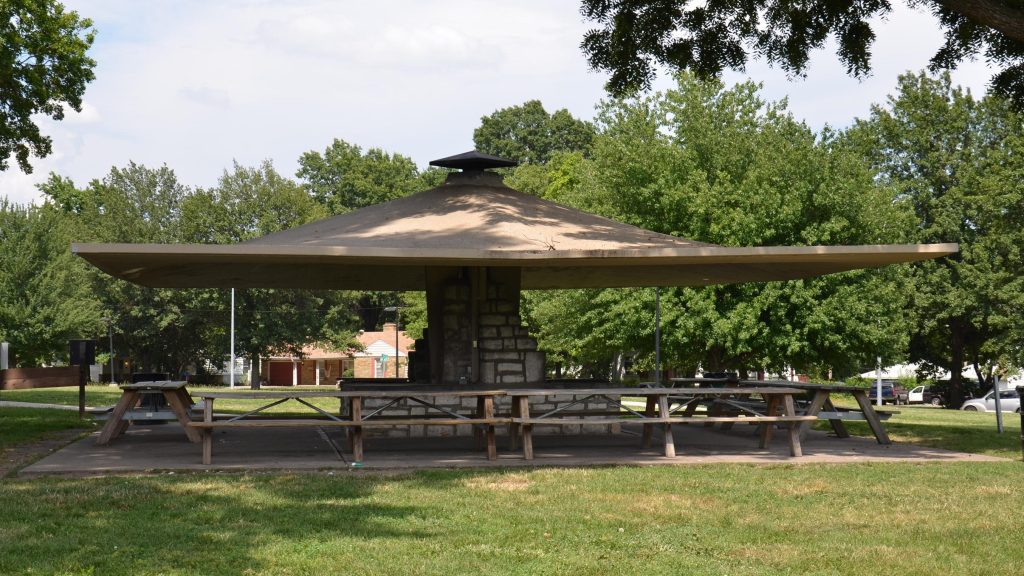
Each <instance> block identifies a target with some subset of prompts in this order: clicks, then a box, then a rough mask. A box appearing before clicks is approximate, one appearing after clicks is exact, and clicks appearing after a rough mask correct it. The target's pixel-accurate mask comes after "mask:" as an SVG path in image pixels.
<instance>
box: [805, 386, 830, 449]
mask: <svg viewBox="0 0 1024 576" xmlns="http://www.w3.org/2000/svg"><path fill="white" fill-rule="evenodd" d="M828 396H829V392H828V390H818V391H816V392H815V393H814V397H813V398H811V404H810V406H808V407H807V412H805V413H804V414H805V415H807V416H817V415H818V413H819V412H821V408H822V407H823V406H824V405H825V403H826V402H828ZM829 422H832V423H833V424H832V425H833V426H835V423H834V422H835V421H833V420H830V421H829ZM810 429H811V422H801V423H800V439H801V440H803V439H804V438H806V437H807V431H808V430H810Z"/></svg>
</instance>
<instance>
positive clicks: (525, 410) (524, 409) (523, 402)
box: [516, 396, 533, 460]
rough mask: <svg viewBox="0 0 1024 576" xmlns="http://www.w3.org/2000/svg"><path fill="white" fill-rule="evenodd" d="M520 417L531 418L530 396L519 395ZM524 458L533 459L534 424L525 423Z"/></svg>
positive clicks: (523, 426)
mask: <svg viewBox="0 0 1024 576" xmlns="http://www.w3.org/2000/svg"><path fill="white" fill-rule="evenodd" d="M516 402H517V403H518V404H519V415H520V418H525V419H526V420H527V421H529V419H530V397H529V396H517V397H516ZM522 429H523V434H522V435H523V458H525V459H527V460H533V424H523V425H522Z"/></svg>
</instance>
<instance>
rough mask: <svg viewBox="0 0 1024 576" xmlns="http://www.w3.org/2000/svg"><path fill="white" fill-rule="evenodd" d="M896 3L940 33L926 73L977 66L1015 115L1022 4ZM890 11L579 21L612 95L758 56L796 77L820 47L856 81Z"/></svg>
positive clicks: (831, 6) (632, 4)
mask: <svg viewBox="0 0 1024 576" xmlns="http://www.w3.org/2000/svg"><path fill="white" fill-rule="evenodd" d="M906 3H907V4H908V5H909V6H911V7H912V8H915V9H917V10H922V11H927V12H931V13H933V14H935V15H936V16H937V18H938V20H939V25H940V26H941V27H942V29H943V31H944V33H945V43H944V44H943V45H942V46H941V47H940V48H939V50H938V51H937V52H936V53H935V55H934V56H933V57H932V62H931V65H932V68H933V69H949V68H952V67H955V66H956V65H957V64H958V63H959V62H961V61H963V60H965V59H970V58H974V57H979V56H980V57H983V58H984V59H985V60H987V61H989V62H991V63H993V64H994V65H995V66H998V67H999V68H1001V70H1000V71H999V72H997V73H996V74H995V76H994V77H993V78H992V88H993V89H994V91H995V92H997V93H1000V94H1003V95H1008V96H1010V97H1011V98H1012V99H1013V100H1014V101H1015V102H1016V103H1017V104H1018V105H1024V3H1022V2H1020V0H906ZM891 9H892V2H891V1H890V0H853V1H847V2H832V1H829V2H793V1H792V0H748V1H744V2H737V1H735V0H708V1H707V2H690V1H689V0H582V8H581V11H582V13H583V15H584V17H585V18H587V19H588V20H591V21H594V22H595V23H596V24H597V27H596V28H594V29H593V30H590V31H589V32H587V34H586V36H585V37H584V40H583V43H582V48H583V51H584V52H585V53H586V55H587V58H588V59H589V61H590V64H591V66H593V67H594V68H595V69H598V70H605V71H608V72H610V73H611V78H610V79H609V81H608V88H609V90H610V91H611V92H612V93H613V94H616V95H622V94H627V93H630V92H633V91H635V90H639V89H646V88H648V87H649V86H650V83H651V80H652V79H653V77H654V74H655V69H656V67H657V66H659V65H663V66H667V67H669V68H670V69H674V70H690V71H693V72H695V73H697V74H698V75H700V76H702V77H713V76H717V75H719V74H720V73H721V72H722V71H723V70H725V69H729V68H731V69H737V70H742V69H743V68H744V66H745V64H746V63H747V61H748V60H750V59H751V58H754V57H757V56H763V57H764V58H765V59H767V61H768V62H770V63H772V64H776V65H779V66H781V67H782V68H783V69H784V70H785V71H786V72H788V73H790V74H794V75H801V74H804V73H805V72H806V70H807V66H808V62H809V59H810V53H811V52H812V51H813V50H816V49H819V48H822V47H823V46H824V45H825V43H826V42H827V41H829V40H830V39H832V40H834V42H835V45H836V51H837V53H838V56H839V59H840V60H841V61H842V62H843V64H844V65H845V66H846V69H847V72H848V73H849V74H851V75H853V76H855V77H858V78H860V77H863V76H864V75H866V74H867V73H868V72H869V71H870V70H871V46H872V43H873V42H874V40H875V32H874V30H873V29H872V22H871V20H872V19H873V18H877V17H880V16H884V15H886V14H888V13H889V12H890V10H891Z"/></svg>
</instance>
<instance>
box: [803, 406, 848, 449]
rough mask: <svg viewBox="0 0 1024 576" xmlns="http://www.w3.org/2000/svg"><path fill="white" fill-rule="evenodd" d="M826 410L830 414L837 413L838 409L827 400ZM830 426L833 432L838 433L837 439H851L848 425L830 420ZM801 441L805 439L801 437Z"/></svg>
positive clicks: (840, 421)
mask: <svg viewBox="0 0 1024 576" xmlns="http://www.w3.org/2000/svg"><path fill="white" fill-rule="evenodd" d="M825 410H828V411H829V412H835V411H836V407H835V405H833V404H832V401H831V400H825ZM828 423H829V424H831V425H832V430H834V431H835V433H836V438H849V437H850V432H849V431H848V430H847V429H846V424H845V423H844V422H843V421H842V420H829V421H828ZM801 439H803V437H802V436H801Z"/></svg>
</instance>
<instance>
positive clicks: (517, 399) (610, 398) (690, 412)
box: [506, 387, 817, 460]
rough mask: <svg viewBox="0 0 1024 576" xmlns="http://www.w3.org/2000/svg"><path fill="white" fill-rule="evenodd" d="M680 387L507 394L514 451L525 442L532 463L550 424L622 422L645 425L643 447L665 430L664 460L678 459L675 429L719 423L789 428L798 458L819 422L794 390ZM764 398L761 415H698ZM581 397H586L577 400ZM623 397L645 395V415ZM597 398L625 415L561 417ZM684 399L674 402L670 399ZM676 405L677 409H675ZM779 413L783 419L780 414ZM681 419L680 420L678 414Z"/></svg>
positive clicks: (767, 431) (764, 436) (765, 434)
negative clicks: (706, 401) (707, 407)
mask: <svg viewBox="0 0 1024 576" xmlns="http://www.w3.org/2000/svg"><path fill="white" fill-rule="evenodd" d="M681 392H683V391H681V390H680V389H678V388H579V389H566V388H535V389H521V390H514V389H511V390H507V391H506V394H507V395H508V396H510V397H511V398H512V418H511V424H512V426H511V428H512V430H511V434H510V435H511V437H512V441H513V449H514V442H515V440H516V439H517V438H518V439H521V440H522V444H523V457H524V458H525V459H527V460H532V459H533V456H534V455H533V438H532V431H533V427H534V426H535V425H542V424H549V425H556V426H570V425H579V424H613V423H624V422H641V423H643V436H642V440H641V443H642V446H643V447H644V448H646V447H649V446H650V442H651V435H652V431H653V429H654V426H658V425H660V426H661V427H662V430H663V437H664V439H663V442H664V444H663V445H664V452H665V456H666V457H668V458H674V457H675V455H676V449H675V439H674V438H673V434H672V425H673V424H691V423H699V422H703V423H715V422H747V423H752V424H775V423H783V424H785V425H787V427H788V431H789V434H788V436H789V447H790V455H791V456H794V457H797V456H801V455H802V454H803V451H802V448H801V446H800V430H799V424H801V423H805V422H807V421H809V420H816V419H817V417H816V416H810V415H799V414H797V413H796V407H795V404H794V401H793V395H794V394H799V393H801V390H798V389H795V388H783V387H756V388H700V389H697V388H694V389H687V390H685V392H684V393H683V394H680V393H681ZM563 394H572V395H574V396H576V397H577V399H576V400H574V401H572V402H568V403H565V404H563V405H561V406H559V407H558V408H554V409H552V410H548V411H547V412H544V413H542V414H536V415H534V414H531V412H530V398H536V397H547V396H558V395H563ZM736 395H740V396H748V397H749V396H760V397H762V398H764V399H765V401H766V409H765V410H764V411H763V412H760V413H759V412H756V411H754V410H748V411H746V412H745V413H744V414H742V415H735V416H697V415H696V414H695V410H696V407H697V405H698V403H699V400H700V399H701V398H707V397H725V396H736ZM580 396H582V398H579V397H580ZM621 396H642V397H645V398H646V406H645V409H644V411H643V412H639V411H637V410H634V409H632V408H630V407H628V406H626V405H624V404H622V402H621V401H620V398H621ZM594 397H599V398H601V399H603V400H605V401H606V402H609V403H611V404H613V405H617V406H618V407H619V408H620V409H621V410H622V411H623V412H622V413H621V414H619V415H616V416H610V417H598V418H587V419H585V420H582V419H580V418H567V417H563V415H562V413H563V412H564V411H566V410H568V409H570V408H572V407H573V406H576V405H579V404H580V403H584V402H586V400H588V399H590V398H594ZM673 399H677V400H681V401H680V402H678V403H673V402H672V400H673ZM673 404H675V407H672V406H673ZM780 410H781V414H780V413H779V412H780ZM680 411H681V412H682V415H676V414H677V413H679V412H680ZM772 428H773V426H770V425H765V426H763V427H762V428H761V433H760V444H759V445H760V447H761V448H762V449H763V448H767V446H768V444H769V442H770V441H771V434H772Z"/></svg>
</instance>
